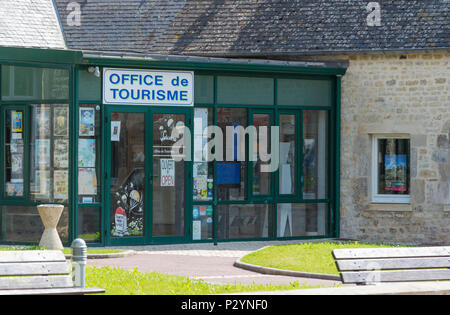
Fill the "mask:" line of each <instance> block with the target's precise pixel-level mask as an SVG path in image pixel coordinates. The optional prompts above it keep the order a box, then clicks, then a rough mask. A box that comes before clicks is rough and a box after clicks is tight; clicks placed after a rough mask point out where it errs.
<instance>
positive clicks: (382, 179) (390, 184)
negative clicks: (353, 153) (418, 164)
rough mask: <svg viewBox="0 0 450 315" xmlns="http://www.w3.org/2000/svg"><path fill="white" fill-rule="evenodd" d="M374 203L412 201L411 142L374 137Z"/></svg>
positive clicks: (405, 139) (396, 138) (403, 139)
mask: <svg viewBox="0 0 450 315" xmlns="http://www.w3.org/2000/svg"><path fill="white" fill-rule="evenodd" d="M374 153H375V154H374V157H373V160H374V166H375V167H374V175H375V176H374V184H373V185H372V186H373V188H374V194H373V195H374V196H373V197H374V198H373V199H374V201H375V202H394V203H396V202H399V203H409V201H410V195H409V194H410V187H409V185H410V184H409V179H410V140H409V139H407V138H398V137H395V138H394V137H392V138H390V137H385V136H380V137H374Z"/></svg>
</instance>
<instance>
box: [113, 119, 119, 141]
mask: <svg viewBox="0 0 450 315" xmlns="http://www.w3.org/2000/svg"><path fill="white" fill-rule="evenodd" d="M111 141H113V142H119V141H120V121H111Z"/></svg>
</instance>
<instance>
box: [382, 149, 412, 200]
mask: <svg viewBox="0 0 450 315" xmlns="http://www.w3.org/2000/svg"><path fill="white" fill-rule="evenodd" d="M384 170H385V176H384V178H385V187H384V189H385V190H386V191H389V192H406V191H407V156H406V154H386V155H385V156H384Z"/></svg>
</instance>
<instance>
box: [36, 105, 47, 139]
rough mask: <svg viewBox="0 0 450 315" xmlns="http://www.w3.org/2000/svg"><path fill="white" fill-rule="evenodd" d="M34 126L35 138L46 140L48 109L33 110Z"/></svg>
mask: <svg viewBox="0 0 450 315" xmlns="http://www.w3.org/2000/svg"><path fill="white" fill-rule="evenodd" d="M34 126H35V127H34V128H35V129H34V130H35V131H36V133H37V138H47V137H49V136H50V134H51V132H50V127H51V124H50V108H48V107H35V108H34Z"/></svg>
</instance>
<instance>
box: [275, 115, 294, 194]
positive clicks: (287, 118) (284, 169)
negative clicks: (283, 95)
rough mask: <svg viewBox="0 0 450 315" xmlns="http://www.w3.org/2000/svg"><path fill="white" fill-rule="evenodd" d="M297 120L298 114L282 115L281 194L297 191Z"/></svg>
mask: <svg viewBox="0 0 450 315" xmlns="http://www.w3.org/2000/svg"><path fill="white" fill-rule="evenodd" d="M296 128H297V122H296V115H280V167H279V172H278V174H279V192H280V195H295V194H296V193H297V187H296V183H297V133H296Z"/></svg>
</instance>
